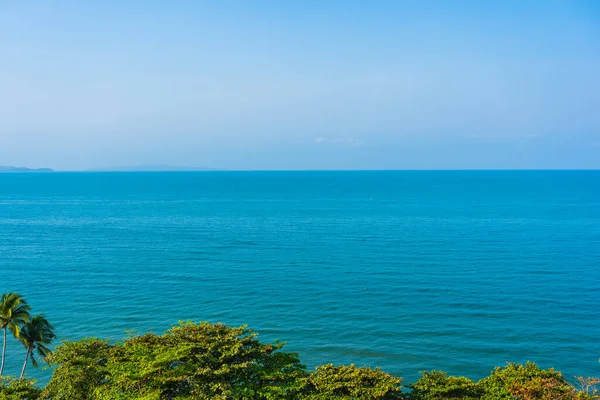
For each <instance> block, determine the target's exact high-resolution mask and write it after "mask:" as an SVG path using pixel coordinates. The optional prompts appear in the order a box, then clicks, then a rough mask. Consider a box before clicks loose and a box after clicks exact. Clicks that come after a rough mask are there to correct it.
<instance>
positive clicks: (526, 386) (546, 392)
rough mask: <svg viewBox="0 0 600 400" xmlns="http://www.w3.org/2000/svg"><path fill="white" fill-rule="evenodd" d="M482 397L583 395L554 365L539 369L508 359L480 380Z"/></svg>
mask: <svg viewBox="0 0 600 400" xmlns="http://www.w3.org/2000/svg"><path fill="white" fill-rule="evenodd" d="M479 384H480V386H481V387H482V389H483V390H484V395H483V396H482V397H481V398H482V399H483V400H504V399H507V400H513V399H519V400H568V399H577V398H582V397H580V395H578V394H577V391H576V390H575V388H573V386H571V385H569V383H568V382H567V380H566V379H565V378H564V377H563V375H562V374H561V373H560V372H558V371H555V370H554V369H552V368H550V369H540V368H539V367H538V366H537V365H536V364H534V363H531V362H528V363H527V364H525V365H522V364H512V363H509V364H508V365H507V366H506V367H504V368H500V367H498V368H496V369H495V370H494V371H493V372H492V374H491V375H490V376H489V377H487V378H485V379H482V380H481V381H480V382H479Z"/></svg>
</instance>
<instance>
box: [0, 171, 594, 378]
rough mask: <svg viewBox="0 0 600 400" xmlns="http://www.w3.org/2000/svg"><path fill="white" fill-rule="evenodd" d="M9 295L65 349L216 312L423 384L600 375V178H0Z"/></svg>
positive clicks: (296, 345)
mask: <svg viewBox="0 0 600 400" xmlns="http://www.w3.org/2000/svg"><path fill="white" fill-rule="evenodd" d="M6 291H18V292H20V293H22V294H23V295H25V296H26V298H27V299H28V300H29V302H30V303H31V305H32V307H33V309H34V312H36V313H44V314H45V315H46V316H47V318H48V319H49V320H50V321H51V322H52V323H53V324H54V325H55V327H56V331H57V333H58V336H59V337H60V339H61V340H77V339H80V338H83V337H86V336H96V337H103V338H111V339H114V340H117V339H120V338H123V337H125V335H126V333H125V331H127V330H134V331H137V332H140V333H143V332H147V331H153V332H157V333H161V332H163V331H165V330H166V329H168V328H169V327H170V326H172V325H173V324H176V323H177V321H178V320H195V321H199V320H207V321H212V322H223V323H227V324H231V325H241V324H248V325H249V327H251V328H253V329H255V330H257V331H258V332H259V333H260V337H261V338H262V340H264V341H271V340H274V339H279V340H282V341H287V342H288V344H287V350H289V351H296V352H298V353H299V354H300V357H301V360H302V361H303V362H304V363H305V364H306V365H307V366H308V367H310V368H312V367H314V366H315V365H317V364H322V363H328V362H332V363H335V364H342V363H355V364H357V365H361V366H362V365H367V366H380V367H382V368H383V369H385V370H387V371H389V372H391V373H394V374H397V375H399V376H402V377H404V378H405V381H407V382H410V381H414V380H415V379H416V378H417V377H418V372H419V371H421V370H430V369H444V370H446V371H448V372H449V373H451V374H462V375H467V376H469V377H471V378H474V379H478V378H481V377H483V376H485V375H487V374H488V373H489V372H490V371H491V369H492V368H493V367H494V366H496V365H503V364H505V363H506V362H507V361H515V362H524V361H526V360H531V361H535V362H538V363H539V364H541V365H542V366H544V367H550V366H553V367H556V368H558V369H560V370H561V371H563V372H564V373H565V374H566V375H567V376H573V375H579V374H582V375H599V374H600V363H599V362H598V359H599V358H600V171H537V172H532V171H530V172H526V171H525V172H524V171H495V172H491V171H490V172H483V171H482V172H467V171H462V172H434V171H431V172H416V171H415V172H197V173H196V172H182V173H174V172H172V173H49V174H0V292H6ZM19 346H20V345H19V344H18V343H16V342H15V341H13V340H10V341H9V348H8V360H7V372H9V373H13V374H14V373H18V372H19V370H20V366H21V364H22V358H23V357H24V351H23V350H22V349H21V348H20V347H19ZM28 375H29V376H32V377H34V378H37V379H39V380H40V381H41V382H45V381H46V380H47V379H48V378H49V375H50V371H44V370H42V369H34V368H31V367H29V369H28Z"/></svg>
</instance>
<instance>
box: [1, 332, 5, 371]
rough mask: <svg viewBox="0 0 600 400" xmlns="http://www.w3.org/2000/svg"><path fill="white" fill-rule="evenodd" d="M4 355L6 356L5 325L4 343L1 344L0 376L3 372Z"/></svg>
mask: <svg viewBox="0 0 600 400" xmlns="http://www.w3.org/2000/svg"><path fill="white" fill-rule="evenodd" d="M4 357H6V327H4V344H3V345H2V364H1V365H0V378H1V377H2V372H4Z"/></svg>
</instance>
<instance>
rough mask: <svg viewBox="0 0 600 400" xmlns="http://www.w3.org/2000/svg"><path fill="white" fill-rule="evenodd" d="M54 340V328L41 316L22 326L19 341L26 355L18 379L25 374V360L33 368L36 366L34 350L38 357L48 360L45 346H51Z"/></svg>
mask: <svg viewBox="0 0 600 400" xmlns="http://www.w3.org/2000/svg"><path fill="white" fill-rule="evenodd" d="M54 338H56V335H55V334H54V328H53V327H52V325H50V323H49V322H48V320H47V319H46V317H44V316H43V315H36V316H35V317H33V318H31V320H30V321H29V322H27V323H26V324H25V325H23V327H22V328H21V334H20V335H19V340H21V343H23V346H25V349H26V350H27V354H26V355H25V362H24V363H23V369H22V370H21V376H20V379H23V375H24V374H25V367H27V360H29V359H31V363H32V364H33V366H34V367H37V366H38V363H37V360H36V359H35V357H34V354H33V352H34V351H35V350H37V353H38V355H39V356H40V357H42V359H43V360H44V361H45V360H46V359H47V358H48V356H49V355H50V349H48V348H47V347H46V346H47V345H49V344H51V343H52V341H53V340H54Z"/></svg>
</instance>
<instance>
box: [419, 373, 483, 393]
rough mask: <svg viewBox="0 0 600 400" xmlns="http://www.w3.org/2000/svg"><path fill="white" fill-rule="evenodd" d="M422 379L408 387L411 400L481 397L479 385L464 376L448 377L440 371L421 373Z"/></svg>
mask: <svg viewBox="0 0 600 400" xmlns="http://www.w3.org/2000/svg"><path fill="white" fill-rule="evenodd" d="M421 375H422V377H421V378H420V379H419V380H418V381H417V382H415V383H414V384H413V385H411V386H410V388H411V389H412V391H411V393H410V395H409V396H408V397H409V399H411V400H437V399H440V400H441V399H448V400H469V399H480V398H481V396H482V395H483V391H482V389H481V388H480V387H479V385H478V384H477V383H476V382H474V381H472V380H470V379H468V378H465V377H464V376H458V377H456V376H448V375H447V374H446V373H445V372H442V371H431V372H421Z"/></svg>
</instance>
